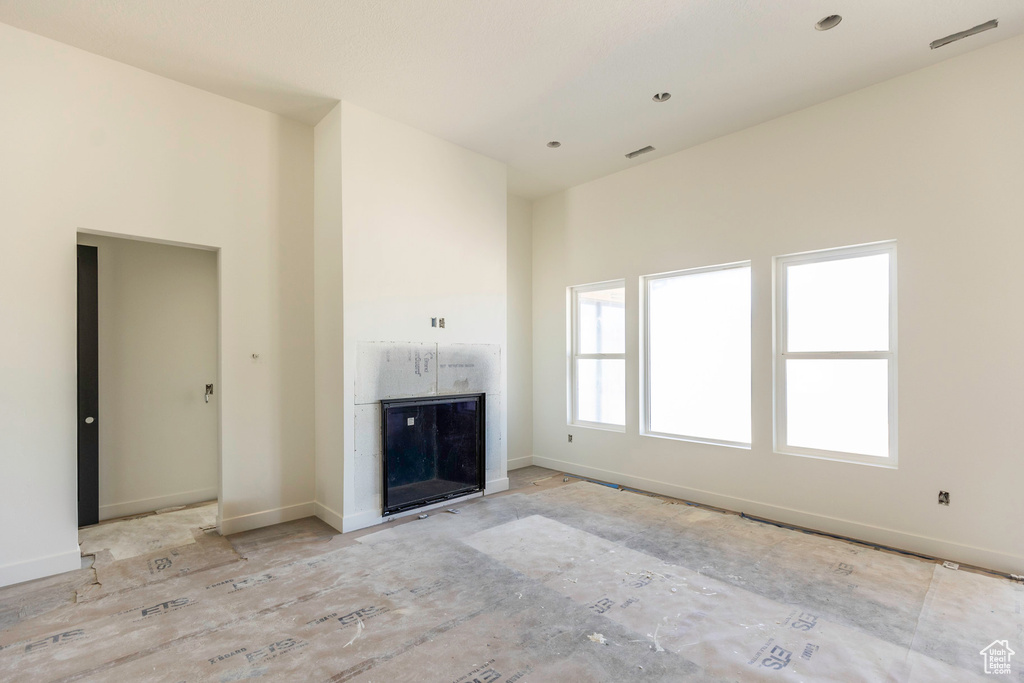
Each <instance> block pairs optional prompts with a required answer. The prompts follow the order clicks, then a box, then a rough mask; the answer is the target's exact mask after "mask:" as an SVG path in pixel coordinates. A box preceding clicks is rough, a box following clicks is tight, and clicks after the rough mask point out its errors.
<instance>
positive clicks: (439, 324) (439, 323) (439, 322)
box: [437, 318, 444, 327]
mask: <svg viewBox="0 0 1024 683" xmlns="http://www.w3.org/2000/svg"><path fill="white" fill-rule="evenodd" d="M437 326H438V327H444V318H438V319H437Z"/></svg>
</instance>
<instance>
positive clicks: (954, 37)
mask: <svg viewBox="0 0 1024 683" xmlns="http://www.w3.org/2000/svg"><path fill="white" fill-rule="evenodd" d="M996 26H999V20H998V19H993V20H992V21H986V22H985V23H984V24H978V25H977V26H975V27H974V28H969V29H967V30H966V31H960V33H953V34H951V35H948V36H946V37H945V38H939V39H938V40H933V41H932V42H931V43H929V44H928V45H929V47H931V49H933V50H934V49H935V48H937V47H942V46H943V45H949V44H950V43H955V42H956V41H958V40H960V39H961V38H967V37H969V36H974V35H977V34H979V33H982V32H984V31H987V30H989V29H992V28H995V27H996Z"/></svg>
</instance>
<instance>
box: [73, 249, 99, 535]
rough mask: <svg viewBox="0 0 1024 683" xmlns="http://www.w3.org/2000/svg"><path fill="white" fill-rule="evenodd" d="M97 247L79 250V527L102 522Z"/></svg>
mask: <svg viewBox="0 0 1024 683" xmlns="http://www.w3.org/2000/svg"><path fill="white" fill-rule="evenodd" d="M96 256H97V252H96V247H87V246H82V245H79V247H78V526H88V525H89V524H96V523H97V522H99V521H100V426H99V404H100V386H99V385H100V374H99V358H100V356H99V296H98V286H97V268H96Z"/></svg>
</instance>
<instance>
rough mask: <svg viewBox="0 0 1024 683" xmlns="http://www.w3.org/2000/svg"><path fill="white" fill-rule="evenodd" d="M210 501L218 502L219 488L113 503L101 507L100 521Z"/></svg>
mask: <svg viewBox="0 0 1024 683" xmlns="http://www.w3.org/2000/svg"><path fill="white" fill-rule="evenodd" d="M208 500H217V487H216V486H214V487H213V488H208V489H196V490H195V491H182V492H181V493H172V494H170V495H167V496H157V497H155V498H141V499H139V500H129V501H125V502H124V503H111V504H110V505H101V506H100V521H101V522H102V521H105V520H108V519H117V518H118V517H127V516H128V515H138V514H141V513H143V512H153V511H154V510H160V509H162V508H169V507H175V506H177V505H191V504H192V503H203V502H205V501H208Z"/></svg>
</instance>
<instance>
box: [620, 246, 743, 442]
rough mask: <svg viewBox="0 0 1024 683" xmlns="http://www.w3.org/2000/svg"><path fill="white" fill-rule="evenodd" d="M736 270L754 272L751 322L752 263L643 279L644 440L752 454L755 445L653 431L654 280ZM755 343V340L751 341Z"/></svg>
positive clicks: (736, 263)
mask: <svg viewBox="0 0 1024 683" xmlns="http://www.w3.org/2000/svg"><path fill="white" fill-rule="evenodd" d="M732 268H751V273H750V274H751V278H750V283H751V293H750V294H751V297H750V298H751V302H750V303H751V307H750V310H751V318H752V317H753V310H754V308H753V303H754V302H753V298H754V297H753V283H754V278H753V274H754V273H753V268H752V267H751V263H750V261H737V262H735V263H725V264H722V265H717V266H701V267H699V268H686V269H684V270H675V271H672V272H670V273H658V274H656V275H645V276H643V277H641V278H640V292H641V295H642V297H643V308H642V310H643V322H642V324H641V335H642V337H643V350H644V360H643V366H642V367H643V377H642V379H643V397H644V404H643V406H641V411H642V413H641V414H642V415H643V423H642V424H643V431H642V432H641V433H640V434H641V436H653V437H658V438H661V439H674V440H676V441H690V442H693V443H703V444H711V445H714V446H729V447H731V448H742V449H746V450H750V447H751V444H750V443H745V442H742V441H726V440H724V439H710V438H707V437H701V436H691V435H686V434H671V433H668V432H656V431H654V430H653V429H651V308H650V301H651V296H650V283H651V282H653V281H654V280H661V279H665V278H671V277H679V276H685V275H697V274H699V273H710V272H714V271H718V270H730V269H732ZM752 333H753V319H751V334H752ZM751 341H753V340H751ZM751 351H753V344H751ZM751 384H753V368H751ZM750 392H751V415H749V418H750V420H751V424H753V418H754V416H753V386H751V387H750Z"/></svg>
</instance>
